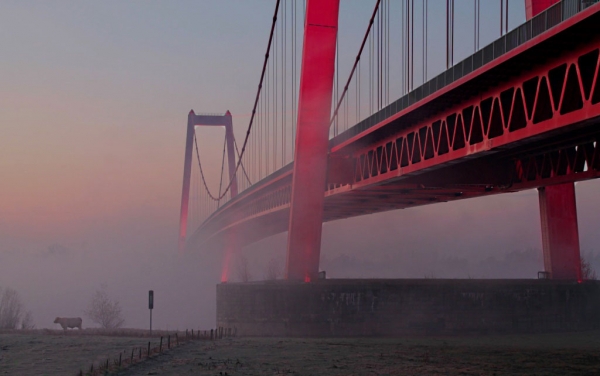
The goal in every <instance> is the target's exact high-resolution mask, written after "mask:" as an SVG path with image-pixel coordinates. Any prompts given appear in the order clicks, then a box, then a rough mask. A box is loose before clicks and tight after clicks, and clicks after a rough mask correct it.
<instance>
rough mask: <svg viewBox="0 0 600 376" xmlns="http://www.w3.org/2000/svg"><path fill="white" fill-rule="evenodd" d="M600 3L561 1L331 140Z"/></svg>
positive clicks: (358, 130)
mask: <svg viewBox="0 0 600 376" xmlns="http://www.w3.org/2000/svg"><path fill="white" fill-rule="evenodd" d="M597 2H600V0H562V1H560V2H558V3H556V4H554V5H553V6H551V7H550V8H548V9H546V10H545V11H544V12H542V13H540V14H538V15H537V16H535V17H533V18H532V19H531V20H529V21H527V22H525V23H524V24H522V25H521V26H519V27H517V28H515V29H513V30H512V31H510V32H509V33H507V34H505V35H503V36H502V37H501V38H499V39H497V40H495V41H494V42H492V43H490V44H488V45H487V46H485V47H483V48H482V49H480V50H479V51H477V52H476V53H475V54H473V55H471V56H469V57H467V58H466V59H464V60H462V61H461V62H459V63H457V64H455V65H454V66H453V67H451V68H449V69H448V70H446V71H444V72H442V73H441V74H439V75H438V76H436V77H434V78H432V79H431V80H429V81H427V82H426V83H424V84H423V85H421V86H420V87H418V88H416V89H415V90H413V91H411V92H410V93H408V94H406V95H404V96H403V97H401V98H400V99H398V100H396V101H395V102H392V103H391V104H390V105H388V106H386V107H384V108H383V109H381V110H379V111H377V112H376V113H374V114H373V115H371V116H369V117H367V118H366V119H364V120H362V121H360V122H359V123H358V124H356V125H355V126H353V127H352V128H350V129H348V130H347V131H345V132H342V133H340V134H339V135H338V136H336V137H335V138H333V139H332V140H331V146H335V145H339V144H341V143H342V142H344V141H346V140H348V139H350V138H352V137H353V136H355V135H357V134H359V133H361V132H363V131H365V130H367V129H369V128H371V127H372V126H374V125H376V124H378V123H380V122H381V121H383V120H385V119H387V118H388V117H390V116H392V115H395V114H396V113H398V112H400V111H402V110H404V109H405V108H407V107H409V106H411V105H413V104H415V103H416V102H418V101H420V100H422V99H423V98H425V97H427V96H429V95H431V94H433V93H435V92H436V91H438V90H440V89H442V88H444V87H446V86H448V85H450V84H451V83H453V82H455V81H457V80H458V79H460V78H462V77H464V76H466V75H467V74H469V73H471V72H473V71H475V70H477V69H479V68H481V67H482V66H484V65H486V64H488V63H490V62H492V61H493V60H495V59H497V58H499V57H500V56H502V55H504V54H506V53H507V52H509V51H511V50H513V49H515V48H516V47H518V46H520V45H522V44H524V43H525V42H527V41H529V40H531V39H533V38H535V37H537V36H538V35H540V34H542V33H543V32H545V31H547V30H549V29H551V28H553V27H555V26H557V25H558V24H560V23H562V22H564V21H565V20H567V19H569V18H571V17H572V16H574V15H576V14H577V13H579V12H581V11H582V10H584V9H586V8H588V7H589V6H591V5H593V4H595V3H597Z"/></svg>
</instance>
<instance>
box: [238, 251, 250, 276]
mask: <svg viewBox="0 0 600 376" xmlns="http://www.w3.org/2000/svg"><path fill="white" fill-rule="evenodd" d="M237 272H238V278H239V279H240V281H242V282H248V281H250V280H251V279H252V274H250V267H249V265H248V259H247V258H246V256H243V255H242V256H240V258H239V261H238V268H237Z"/></svg>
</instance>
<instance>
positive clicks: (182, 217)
mask: <svg viewBox="0 0 600 376" xmlns="http://www.w3.org/2000/svg"><path fill="white" fill-rule="evenodd" d="M195 118H196V114H195V113H194V110H190V113H189V114H188V124H187V133H186V136H185V154H184V162H183V187H182V189H181V211H180V214H179V245H178V249H179V252H183V250H184V249H185V236H186V232H187V219H188V203H189V201H190V177H191V173H192V148H193V146H194V126H195V124H194V123H195Z"/></svg>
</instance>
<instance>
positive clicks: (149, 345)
mask: <svg viewBox="0 0 600 376" xmlns="http://www.w3.org/2000/svg"><path fill="white" fill-rule="evenodd" d="M149 357H150V341H148V358H149Z"/></svg>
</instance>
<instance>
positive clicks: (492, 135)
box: [179, 0, 600, 281]
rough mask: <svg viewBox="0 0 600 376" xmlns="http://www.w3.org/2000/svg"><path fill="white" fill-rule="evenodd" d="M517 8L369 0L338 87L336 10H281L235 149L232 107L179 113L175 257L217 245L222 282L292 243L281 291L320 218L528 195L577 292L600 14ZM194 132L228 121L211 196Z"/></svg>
mask: <svg viewBox="0 0 600 376" xmlns="http://www.w3.org/2000/svg"><path fill="white" fill-rule="evenodd" d="M492 3H493V7H494V10H493V11H494V14H496V15H497V23H496V24H495V26H494V27H496V28H497V34H496V37H495V38H494V39H493V40H492V41H491V42H490V43H487V44H485V45H482V43H481V41H480V37H482V36H483V35H484V34H483V30H482V28H483V27H484V25H483V24H482V22H481V21H480V18H481V12H482V10H485V7H491V6H492V5H491V4H492ZM465 4H466V5H465ZM517 4H518V6H520V7H524V11H525V15H526V21H525V22H524V23H522V24H519V25H516V26H514V27H513V25H511V24H510V21H511V20H510V17H509V15H510V12H509V1H508V0H498V1H496V2H492V1H485V2H482V1H480V0H473V1H469V0H464V1H460V0H456V1H455V0H446V1H445V2H442V1H436V2H433V1H427V0H422V1H416V2H415V1H414V0H399V1H393V2H390V1H389V0H377V1H374V8H373V10H372V13H371V14H369V15H368V18H367V17H366V16H365V23H364V25H354V27H355V28H359V27H361V28H362V27H364V34H363V36H362V39H360V40H357V41H356V43H355V45H354V48H355V51H354V52H353V53H351V60H352V61H351V62H344V61H342V62H341V63H342V65H346V66H347V67H348V69H347V70H348V74H347V76H346V75H344V76H341V72H340V69H339V66H340V59H341V57H340V56H341V54H340V50H339V34H338V31H339V33H344V30H341V29H340V30H338V18H339V0H319V1H316V0H308V1H307V2H305V4H302V3H301V2H298V1H293V0H291V1H289V0H287V1H286V0H277V1H276V5H275V10H274V13H273V18H272V20H273V22H272V25H271V29H270V35H269V38H268V43H267V49H266V52H265V58H264V63H263V66H262V71H261V72H260V73H261V74H260V78H259V80H258V81H259V84H258V89H257V92H256V97H255V98H254V100H253V103H252V107H251V108H252V115H251V118H250V121H249V124H248V125H247V127H246V128H245V129H246V131H245V137H244V139H243V141H240V142H236V140H235V137H234V132H233V121H232V116H231V114H230V113H229V112H227V113H226V114H224V115H223V114H217V115H215V114H211V115H206V114H196V113H195V112H194V111H190V113H189V115H188V123H187V138H186V144H185V145H186V147H185V161H184V177H183V189H182V200H181V218H180V234H179V235H180V238H179V249H180V250H181V251H183V250H185V249H186V248H188V249H198V248H201V247H208V246H210V247H218V248H219V249H222V250H223V252H224V254H225V264H226V265H225V267H224V272H223V280H224V281H226V280H227V278H228V271H227V265H228V263H229V260H230V258H231V255H233V254H235V253H236V252H239V250H240V248H241V247H243V246H244V245H248V244H250V243H252V242H256V241H258V240H261V239H263V238H266V237H269V236H271V235H274V234H277V233H282V232H286V231H287V232H288V243H287V261H286V273H285V276H286V279H289V280H301V281H312V280H314V279H316V278H317V275H318V271H319V256H320V245H321V229H322V223H323V222H327V221H333V220H338V219H344V218H349V217H354V216H360V215H365V214H371V213H378V212H383V211H388V210H396V209H404V208H410V207H416V206H421V205H429V204H435V203H439V202H448V201H453V200H460V199H466V198H472V197H482V196H488V195H495V194H500V193H508V192H516V191H521V190H526V189H534V188H537V189H538V191H539V201H540V216H541V225H542V228H541V230H542V235H543V236H542V239H543V253H544V267H545V270H546V272H547V275H548V277H549V278H552V279H572V280H581V278H582V276H581V261H580V255H579V238H578V229H577V213H576V205H575V200H576V198H575V189H574V183H575V182H577V181H582V180H588V179H594V178H597V177H599V176H600V146H599V144H598V141H599V139H600V127H599V126H598V122H599V121H600V118H599V116H600V80H599V77H598V76H599V50H600V32H598V30H599V29H598V24H600V4H597V1H593V0H562V1H559V0H524V1H523V2H517V1H510V6H511V7H515V6H516V5H517ZM460 7H463V8H464V9H462V8H461V10H460V11H459V12H457V11H456V10H457V8H460ZM511 10H512V8H511ZM488 11H489V9H488ZM465 14H470V15H469V17H470V18H469V20H470V21H469V22H470V24H468V23H467V22H465V21H464V19H465V18H464V17H466V16H465ZM440 15H441V17H440ZM460 17H462V18H460ZM457 20H460V22H458V21H457ZM459 23H460V25H459ZM467 24H468V25H467ZM491 26H493V25H490V23H489V22H488V23H486V25H485V28H490V27H491ZM461 27H463V28H464V27H469V28H470V29H469V30H471V31H470V34H472V35H471V37H472V39H470V40H464V38H462V39H461V40H458V38H456V37H455V35H456V34H455V31H459V29H460V28H461ZM460 43H462V44H463V46H462V47H461V46H459V44H460ZM464 45H468V46H469V47H468V48H466V49H467V50H468V49H470V52H469V53H467V54H465V53H464V52H463V55H465V56H462V57H460V58H456V59H455V56H458V55H459V51H461V50H462V51H465V47H464ZM444 55H445V56H444ZM444 57H445V62H444V61H443V60H444ZM440 62H441V63H440ZM205 126H211V127H212V126H218V127H225V141H224V144H223V154H222V158H221V160H222V163H221V166H220V167H221V173H220V178H219V180H218V181H219V188H218V190H216V188H214V187H211V186H210V184H209V182H208V181H209V180H210V181H217V177H215V176H210V177H207V176H206V175H207V174H206V164H204V165H203V163H202V162H203V161H202V159H201V157H200V153H199V151H198V142H197V137H196V132H197V130H198V129H201V128H202V127H205ZM226 161H227V169H226V168H225V164H226V163H225V162H226ZM194 182H197V183H196V184H195V185H194ZM407 215H408V214H407ZM423 231H432V232H434V231H435V230H434V229H423Z"/></svg>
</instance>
